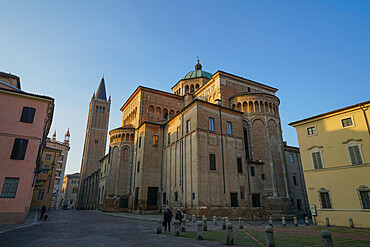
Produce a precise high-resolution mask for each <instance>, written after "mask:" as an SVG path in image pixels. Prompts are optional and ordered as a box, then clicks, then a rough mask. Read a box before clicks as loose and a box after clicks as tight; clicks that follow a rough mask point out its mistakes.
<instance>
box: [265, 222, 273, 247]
mask: <svg viewBox="0 0 370 247" xmlns="http://www.w3.org/2000/svg"><path fill="white" fill-rule="evenodd" d="M265 231H266V246H267V247H275V239H274V232H273V230H272V226H266V227H265Z"/></svg>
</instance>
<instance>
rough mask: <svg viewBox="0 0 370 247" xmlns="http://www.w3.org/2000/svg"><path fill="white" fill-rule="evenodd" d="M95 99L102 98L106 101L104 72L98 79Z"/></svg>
mask: <svg viewBox="0 0 370 247" xmlns="http://www.w3.org/2000/svg"><path fill="white" fill-rule="evenodd" d="M95 97H96V98H97V99H102V100H105V101H107V93H106V92H105V81H104V74H103V77H102V78H101V80H100V84H99V87H98V90H97V91H96V96H95Z"/></svg>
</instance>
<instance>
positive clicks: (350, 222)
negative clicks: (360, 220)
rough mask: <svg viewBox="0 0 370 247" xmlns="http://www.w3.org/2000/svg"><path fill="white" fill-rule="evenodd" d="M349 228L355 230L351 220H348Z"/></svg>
mask: <svg viewBox="0 0 370 247" xmlns="http://www.w3.org/2000/svg"><path fill="white" fill-rule="evenodd" d="M349 227H350V228H352V229H353V228H355V224H353V219H352V218H349Z"/></svg>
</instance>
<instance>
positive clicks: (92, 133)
mask: <svg viewBox="0 0 370 247" xmlns="http://www.w3.org/2000/svg"><path fill="white" fill-rule="evenodd" d="M110 103H111V99H110V97H109V99H108V100H107V94H106V91H105V80H104V75H103V77H102V79H101V80H100V84H99V87H98V90H97V91H96V92H94V94H93V96H92V98H91V101H90V105H89V115H88V119H87V126H86V133H85V143H84V149H83V154H82V162H81V172H80V186H79V190H78V196H77V203H78V207H79V208H80V207H81V202H82V200H81V199H82V198H81V197H83V191H82V190H81V188H83V184H84V179H85V178H87V177H88V176H90V175H91V174H92V173H94V172H96V171H97V170H98V169H99V164H98V161H99V160H100V159H101V158H102V157H104V155H105V148H106V142H107V133H108V122H109V112H110Z"/></svg>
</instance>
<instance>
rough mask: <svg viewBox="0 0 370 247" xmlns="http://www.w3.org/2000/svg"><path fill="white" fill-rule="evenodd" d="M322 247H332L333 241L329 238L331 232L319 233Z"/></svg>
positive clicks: (323, 231)
mask: <svg viewBox="0 0 370 247" xmlns="http://www.w3.org/2000/svg"><path fill="white" fill-rule="evenodd" d="M320 234H321V239H322V247H334V243H333V239H332V238H331V232H329V231H328V230H322V231H321V233H320Z"/></svg>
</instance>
